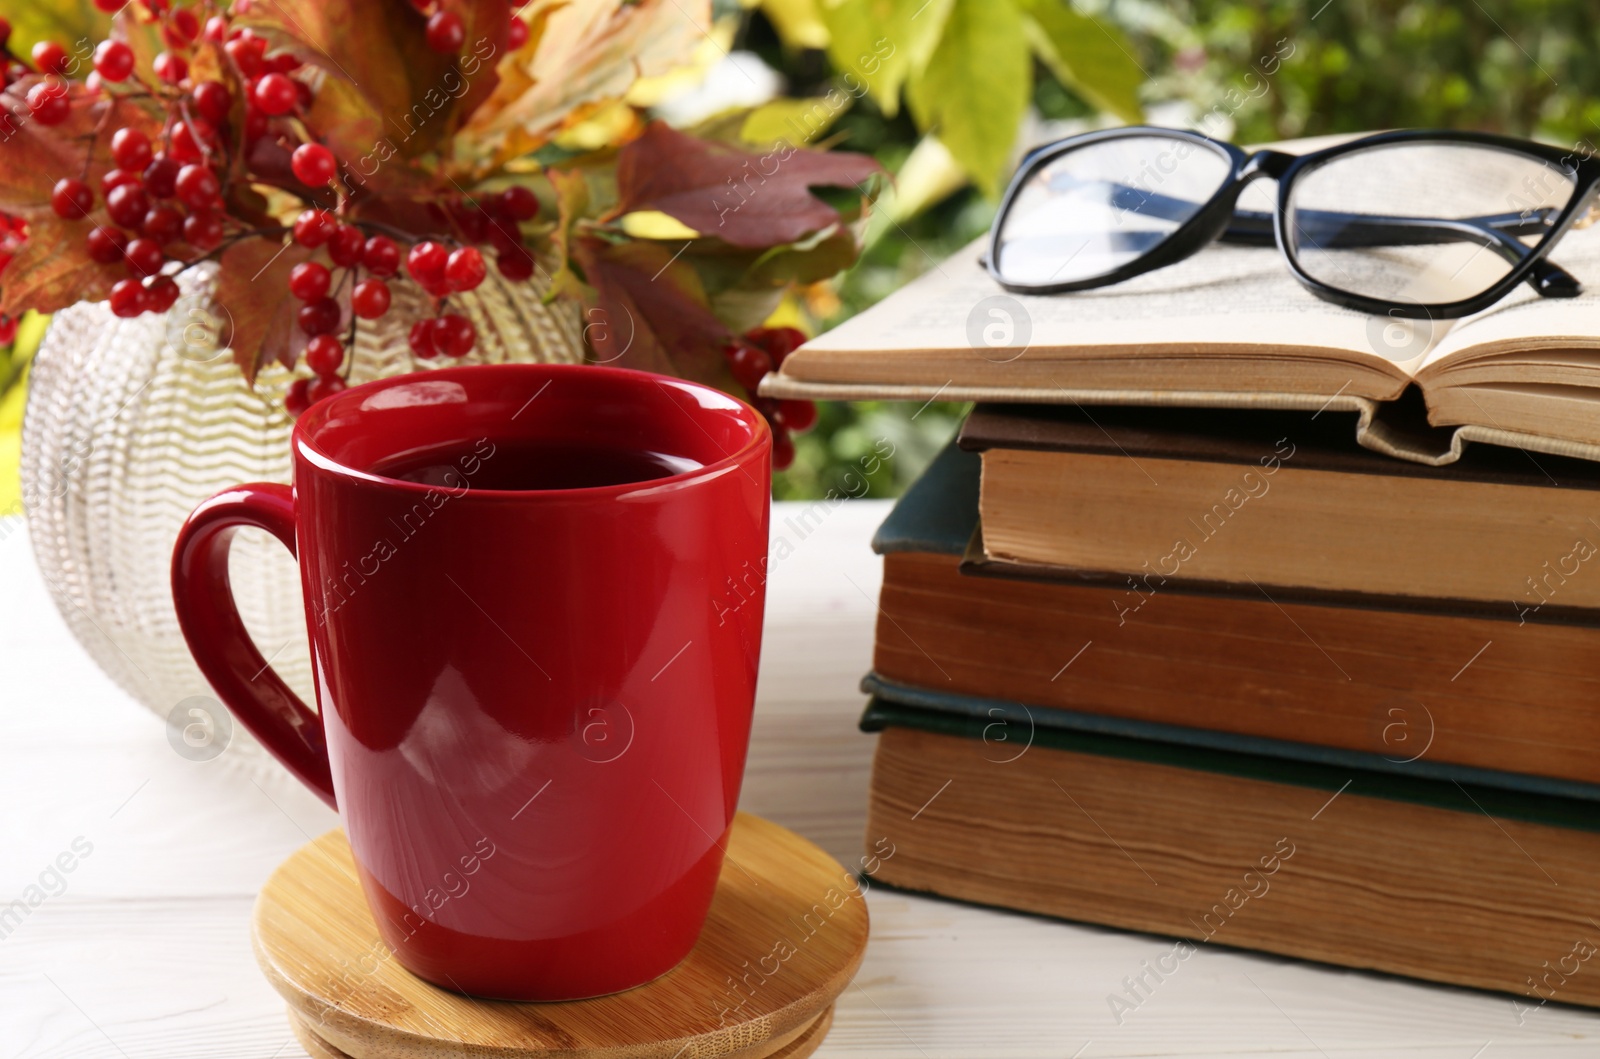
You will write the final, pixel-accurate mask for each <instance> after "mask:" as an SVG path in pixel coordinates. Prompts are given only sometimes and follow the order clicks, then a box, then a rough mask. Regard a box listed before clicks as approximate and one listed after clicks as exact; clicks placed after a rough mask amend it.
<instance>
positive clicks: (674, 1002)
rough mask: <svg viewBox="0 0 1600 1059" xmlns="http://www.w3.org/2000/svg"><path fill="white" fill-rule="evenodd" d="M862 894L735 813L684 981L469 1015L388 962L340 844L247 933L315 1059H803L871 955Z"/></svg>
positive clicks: (780, 835) (793, 842)
mask: <svg viewBox="0 0 1600 1059" xmlns="http://www.w3.org/2000/svg"><path fill="white" fill-rule="evenodd" d="M861 894H862V890H861V889H860V888H859V886H858V884H857V880H856V878H855V876H853V875H851V874H850V873H849V872H846V871H845V870H844V868H842V867H841V866H840V865H839V863H838V862H837V861H835V860H834V859H833V858H831V857H829V856H828V855H827V854H826V853H824V852H823V851H822V850H820V849H818V848H817V847H816V846H815V845H813V844H812V843H810V842H808V841H806V840H805V839H803V838H801V837H800V836H798V835H796V834H794V833H793V832H791V831H789V830H787V829H785V828H782V827H779V826H778V825H776V824H773V823H769V822H768V821H766V820H762V819H761V818H760V817H756V816H750V815H748V814H745V813H740V814H739V815H738V817H737V818H736V819H735V820H734V825H733V828H732V830H731V831H730V833H729V837H728V846H727V857H726V859H725V861H724V863H723V867H722V877H721V879H720V880H719V881H718V883H717V894H716V897H715V899H714V900H713V901H712V904H711V913H710V915H709V916H708V918H707V920H706V926H705V929H704V930H703V931H702V932H701V935H700V940H699V942H698V943H696V945H695V947H694V949H693V950H692V951H691V952H690V953H689V955H688V956H687V957H686V958H685V959H684V961H683V962H682V963H680V964H679V965H678V966H677V967H675V968H673V969H672V970H671V971H669V972H667V973H666V974H665V975H663V976H661V977H660V978H657V979H656V980H655V981H653V982H649V983H647V984H645V985H642V986H640V987H638V988H637V989H631V990H628V991H627V992H625V993H616V994H613V995H611V996H604V997H595V998H593V999H589V1000H574V1001H566V1002H563V1003H553V1004H517V1003H509V1002H505V1001H490V1000H474V999H471V998H468V997H464V996H461V995H459V994H456V993H451V992H448V991H446V990H442V989H438V988H436V987H434V986H432V985H429V984H428V983H426V982H424V981H422V980H421V979H419V978H416V977H415V976H413V975H412V974H411V973H410V972H408V971H406V970H405V969H404V968H402V967H401V966H400V964H399V962H398V961H397V960H395V959H394V958H393V954H392V952H391V950H390V949H389V948H388V946H387V945H385V943H384V942H383V941H382V940H381V939H380V938H379V936H378V930H377V926H376V925H375V924H374V923H373V921H372V916H371V913H370V912H368V910H367V905H366V901H365V899H364V897H363V896H362V893H361V887H360V884H359V882H358V881H357V877H356V869H355V864H354V861H353V860H352V859H351V855H350V848H349V845H348V844H347V843H346V841H345V838H344V833H343V832H342V831H330V832H329V833H328V834H326V835H323V836H322V837H321V838H319V839H317V840H316V841H314V842H312V843H310V844H308V845H306V846H303V847H301V848H300V849H299V850H298V851H296V852H295V854H294V855H293V856H291V857H290V858H289V859H288V860H287V861H285V862H284V863H283V864H282V865H280V866H279V867H278V869H277V871H275V872H273V874H272V877H271V878H270V879H268V880H267V884H266V886H265V887H264V888H263V889H262V891H261V896H260V897H259V898H258V899H257V901H256V908H255V915H254V917H253V923H252V933H253V935H254V941H255V950H256V959H257V961H258V962H259V963H260V964H261V968H262V970H263V971H265V972H266V975H267V979H268V980H269V981H270V982H271V983H272V986H273V988H275V989H276V990H277V991H278V993H279V994H280V995H281V996H283V998H284V999H285V1000H286V1001H287V1002H288V1004H289V1010H290V1015H291V1018H290V1022H291V1024H292V1026H293V1028H294V1030H295V1033H296V1035H297V1036H300V1037H301V1039H302V1043H303V1044H305V1046H306V1050H307V1051H308V1052H309V1053H311V1054H312V1055H313V1056H315V1057H316V1059H445V1057H451V1059H459V1057H462V1056H474V1057H484V1059H489V1057H494V1059H552V1057H554V1056H557V1055H559V1056H561V1057H562V1059H712V1057H726V1059H801V1057H803V1056H807V1055H810V1054H811V1052H812V1051H813V1050H814V1049H815V1048H816V1047H817V1046H818V1045H819V1044H821V1042H822V1038H823V1037H824V1036H825V1035H826V1033H827V1031H828V1027H829V1026H830V1025H831V1023H832V1004H833V1001H834V999H835V998H836V997H838V995H839V994H840V993H841V992H843V991H844V987H845V986H846V985H847V984H849V982H850V979H851V978H852V977H853V976H854V975H855V972H856V969H857V968H858V967H859V966H860V964H861V958H862V956H863V955H864V954H865V951H866V943H867V908H866V902H865V901H864V900H862V899H861ZM318 1049H320V1051H318Z"/></svg>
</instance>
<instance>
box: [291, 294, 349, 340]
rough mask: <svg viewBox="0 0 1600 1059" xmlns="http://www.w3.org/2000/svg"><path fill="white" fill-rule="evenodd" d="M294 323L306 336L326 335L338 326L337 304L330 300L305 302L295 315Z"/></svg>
mask: <svg viewBox="0 0 1600 1059" xmlns="http://www.w3.org/2000/svg"><path fill="white" fill-rule="evenodd" d="M295 323H296V324H297V325H298V326H299V328H300V330H301V331H303V332H305V333H306V334H308V335H325V334H328V333H329V332H330V331H333V330H335V329H336V328H338V326H339V303H338V302H336V301H334V300H333V299H332V298H319V299H317V300H316V301H314V302H307V303H306V304H305V305H302V306H300V310H299V312H297V313H295Z"/></svg>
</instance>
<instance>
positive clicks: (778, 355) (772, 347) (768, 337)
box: [745, 327, 806, 366]
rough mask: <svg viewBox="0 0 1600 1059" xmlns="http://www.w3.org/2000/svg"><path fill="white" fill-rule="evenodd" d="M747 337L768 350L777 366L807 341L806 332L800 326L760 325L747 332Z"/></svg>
mask: <svg viewBox="0 0 1600 1059" xmlns="http://www.w3.org/2000/svg"><path fill="white" fill-rule="evenodd" d="M745 337H746V338H748V339H750V341H752V342H754V343H755V344H756V345H758V346H760V347H761V348H762V349H764V350H766V351H767V355H768V356H770V357H771V358H772V363H773V364H774V365H775V366H781V365H782V364H783V358H784V357H787V356H788V355H789V354H790V353H793V352H794V351H795V350H797V349H799V348H800V347H801V346H802V345H804V344H805V341H806V333H805V332H804V331H802V330H800V329H799V328H798V327H758V328H756V329H755V330H753V331H749V332H747V333H746V335H745Z"/></svg>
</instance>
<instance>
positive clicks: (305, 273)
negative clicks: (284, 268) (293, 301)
mask: <svg viewBox="0 0 1600 1059" xmlns="http://www.w3.org/2000/svg"><path fill="white" fill-rule="evenodd" d="M331 283H332V277H331V276H330V275H329V274H328V269H327V268H326V266H323V265H319V264H317V263H316V262H315V261H302V262H300V263H299V264H298V265H296V266H295V267H294V268H293V269H291V270H290V271H289V293H290V294H293V295H294V296H295V297H296V298H299V299H300V300H301V301H303V302H314V301H321V300H322V299H323V298H325V297H327V296H328V287H329V285H330V284H331Z"/></svg>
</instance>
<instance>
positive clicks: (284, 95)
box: [250, 73, 309, 183]
mask: <svg viewBox="0 0 1600 1059" xmlns="http://www.w3.org/2000/svg"><path fill="white" fill-rule="evenodd" d="M250 99H251V101H252V102H253V103H255V105H256V107H257V108H259V109H260V110H261V112H262V113H263V114H270V115H272V116H273V117H278V116H279V115H282V114H287V113H289V112H290V111H292V110H293V109H294V105H295V104H296V103H297V102H299V100H300V94H299V93H298V92H296V91H295V87H294V82H293V81H291V80H289V78H288V77H286V76H285V75H283V74H280V73H270V74H267V75H266V76H264V77H262V78H261V80H259V81H257V82H256V86H255V88H254V89H253V90H252V91H251V93H250ZM307 183H309V181H308V182H307Z"/></svg>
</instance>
